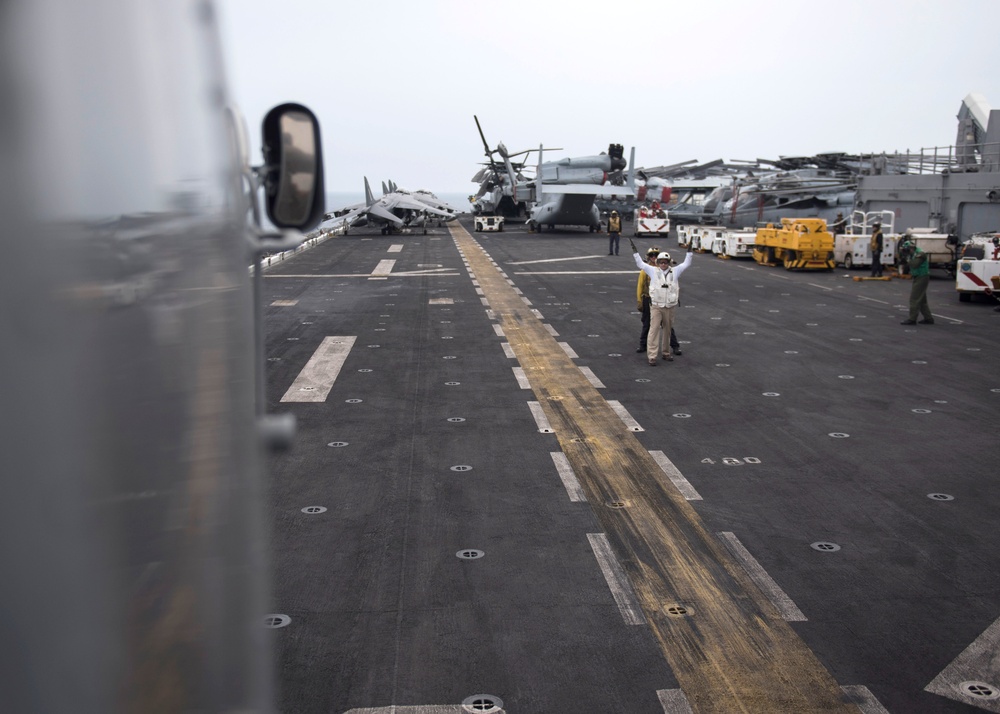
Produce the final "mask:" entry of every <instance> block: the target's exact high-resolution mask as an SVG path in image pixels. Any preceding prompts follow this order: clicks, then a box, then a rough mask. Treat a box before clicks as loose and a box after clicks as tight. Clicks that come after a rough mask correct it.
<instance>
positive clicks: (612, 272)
mask: <svg viewBox="0 0 1000 714" xmlns="http://www.w3.org/2000/svg"><path fill="white" fill-rule="evenodd" d="M637 272H638V271H637V269H636V268H632V269H631V270H552V271H544V270H539V271H537V272H536V271H534V270H520V271H518V272H516V273H514V275H636V274H637Z"/></svg>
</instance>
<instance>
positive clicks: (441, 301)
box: [427, 298, 455, 305]
mask: <svg viewBox="0 0 1000 714" xmlns="http://www.w3.org/2000/svg"><path fill="white" fill-rule="evenodd" d="M427 304H428V305H454V304H455V299H454V298H431V299H430V300H429V301H428V302H427Z"/></svg>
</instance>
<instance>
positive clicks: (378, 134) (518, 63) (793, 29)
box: [217, 0, 1000, 193]
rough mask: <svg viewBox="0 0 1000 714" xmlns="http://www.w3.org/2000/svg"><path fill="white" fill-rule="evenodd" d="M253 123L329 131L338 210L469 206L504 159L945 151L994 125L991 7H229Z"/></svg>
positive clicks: (771, 3) (231, 70)
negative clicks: (380, 203) (988, 112)
mask: <svg viewBox="0 0 1000 714" xmlns="http://www.w3.org/2000/svg"><path fill="white" fill-rule="evenodd" d="M217 3H218V7H219V11H220V15H221V25H222V35H223V37H222V39H223V43H224V46H225V52H226V64H227V72H228V75H229V81H230V86H231V88H232V92H233V95H234V97H233V98H234V99H235V101H236V102H237V103H238V104H239V105H240V107H241V108H242V109H243V111H244V113H245V114H246V117H247V121H248V123H249V125H250V133H251V137H252V138H251V141H252V142H253V144H252V151H253V157H254V159H255V161H258V162H259V160H260V145H259V142H260V122H261V120H262V119H263V116H264V114H265V112H266V111H267V110H268V109H269V108H270V107H271V106H273V105H275V104H280V103H282V102H286V101H295V102H301V103H303V104H305V105H307V106H309V107H310V108H311V109H312V110H313V111H314V112H315V113H316V115H317V116H318V117H319V120H320V123H321V126H322V134H323V143H324V158H325V161H326V183H327V190H328V191H360V190H361V189H362V188H363V177H364V176H366V175H367V176H368V178H369V180H371V181H372V184H373V186H376V187H378V186H379V185H380V182H381V181H383V180H385V179H390V178H391V179H393V180H394V181H395V182H396V183H397V184H399V185H400V186H404V187H407V188H414V189H415V188H426V189H430V190H432V191H437V192H464V193H472V192H474V190H475V189H476V188H477V186H476V184H473V183H472V182H471V181H470V179H471V177H472V175H473V174H474V173H475V172H476V171H477V170H478V168H479V167H478V165H477V163H478V162H480V161H482V160H483V159H484V157H483V147H482V142H481V141H480V139H479V135H478V133H477V132H476V125H475V122H474V121H473V118H472V117H473V115H474V114H475V115H478V116H479V121H480V122H481V123H482V125H483V131H484V132H485V134H486V139H487V140H488V141H489V142H490V145H491V147H495V146H496V144H497V142H498V141H503V142H504V144H505V145H506V146H507V148H508V149H510V150H511V151H518V150H522V149H529V148H536V149H537V148H538V145H539V143H542V144H545V145H548V146H553V147H556V146H558V147H562V148H563V149H564V150H563V151H561V152H556V153H554V154H553V156H552V158H562V157H567V156H583V155H590V154H596V153H599V152H601V151H606V150H607V147H608V144H609V143H612V142H614V143H620V144H623V145H624V146H625V152H626V156H628V150H629V148H630V147H631V146H635V147H636V163H637V164H638V165H639V166H657V165H663V164H671V163H676V162H680V161H686V160H689V159H697V160H699V161H710V160H713V159H717V158H722V159H726V160H735V159H754V158H757V157H763V158H776V157H777V156H780V155H784V156H794V155H811V154H816V153H820V152H824V151H847V152H852V153H857V152H868V151H882V150H895V149H898V150H900V151H903V150H906V149H910V150H916V149H919V148H921V147H930V146H947V145H950V144H952V143H954V141H955V132H956V129H957V122H956V120H955V115H956V113H957V111H958V108H959V106H960V104H961V101H962V99H963V98H964V97H965V96H966V95H967V94H968V93H970V92H980V93H981V94H983V95H984V96H985V98H986V100H987V101H988V102H989V103H990V105H991V106H993V107H994V108H1000V71H998V70H1000V43H998V42H997V27H1000V1H997V0H950V1H949V2H947V3H945V2H938V1H934V2H931V1H928V0H837V2H823V1H821V0H802V1H796V0H759V1H758V2H748V1H747V0H739V1H732V0H715V1H713V0H701V1H700V2H693V1H692V0H685V1H683V2H678V1H676V0H654V1H647V0H613V1H612V0H606V1H603V2H595V1H592V0H576V2H572V3H571V2H566V0H502V2H501V1H496V0H424V1H423V2H419V1H416V0H381V1H380V2H373V3H361V2H336V3H335V2H331V1H329V0H283V2H280V3H276V2H273V0H217Z"/></svg>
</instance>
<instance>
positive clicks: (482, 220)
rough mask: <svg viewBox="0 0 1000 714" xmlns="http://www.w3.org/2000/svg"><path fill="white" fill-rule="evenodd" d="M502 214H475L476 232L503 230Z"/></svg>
mask: <svg viewBox="0 0 1000 714" xmlns="http://www.w3.org/2000/svg"><path fill="white" fill-rule="evenodd" d="M503 222H504V218H503V216H476V219H475V229H476V233H480V232H483V231H485V232H487V233H489V232H492V231H496V232H498V233H502V232H503Z"/></svg>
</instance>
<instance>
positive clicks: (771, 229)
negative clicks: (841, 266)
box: [753, 218, 834, 270]
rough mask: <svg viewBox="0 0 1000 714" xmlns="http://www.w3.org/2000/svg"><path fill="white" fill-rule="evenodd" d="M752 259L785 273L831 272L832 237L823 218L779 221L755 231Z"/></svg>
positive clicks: (832, 263)
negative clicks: (778, 224) (779, 266)
mask: <svg viewBox="0 0 1000 714" xmlns="http://www.w3.org/2000/svg"><path fill="white" fill-rule="evenodd" d="M753 259H754V260H756V261H757V262H758V263H760V264H761V265H784V266H785V269H786V270H833V266H834V262H833V236H832V235H831V234H830V232H829V231H828V230H827V229H826V221H824V220H823V219H822V218H797V219H792V218H782V219H781V225H780V226H775V225H774V224H773V223H768V224H767V226H766V227H765V228H759V229H758V230H757V238H756V240H755V242H754V250H753Z"/></svg>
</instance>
